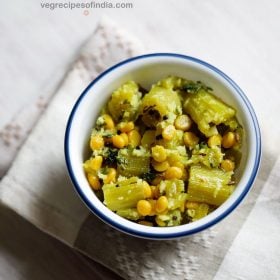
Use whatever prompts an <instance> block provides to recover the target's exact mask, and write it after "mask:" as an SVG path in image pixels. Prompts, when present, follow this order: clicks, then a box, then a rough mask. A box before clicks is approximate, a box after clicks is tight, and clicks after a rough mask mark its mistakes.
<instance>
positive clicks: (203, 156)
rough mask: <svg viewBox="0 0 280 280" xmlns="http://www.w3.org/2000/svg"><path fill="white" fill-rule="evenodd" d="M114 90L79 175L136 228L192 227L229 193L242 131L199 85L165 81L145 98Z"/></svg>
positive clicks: (131, 85)
mask: <svg viewBox="0 0 280 280" xmlns="http://www.w3.org/2000/svg"><path fill="white" fill-rule="evenodd" d="M141 89H142V87H141V86H140V85H138V84H137V83H136V82H134V81H128V82H126V83H124V84H123V85H121V86H120V87H119V88H118V89H116V90H115V91H114V92H113V93H112V96H111V98H110V100H109V101H108V103H107V104H106V105H105V107H104V108H103V109H102V113H101V114H100V116H99V117H98V118H97V121H96V123H95V125H94V128H93V130H92V133H91V136H90V141H89V147H90V151H91V152H90V155H89V157H88V159H86V160H85V162H84V164H83V168H84V171H85V174H86V178H87V180H88V183H89V187H90V188H91V189H92V190H93V191H94V192H96V193H97V194H98V197H99V198H100V199H102V202H103V203H104V205H106V206H107V207H108V208H109V209H110V210H112V211H114V212H115V213H116V214H117V215H119V216H121V217H123V218H125V219H128V220H130V221H133V222H135V223H138V224H141V225H144V226H157V227H169V226H178V225H181V224H184V223H190V222H195V221H197V220H199V219H202V218H203V217H205V216H207V215H208V214H209V213H210V212H212V211H214V210H215V209H216V208H217V207H219V206H220V205H221V204H223V203H224V202H225V201H226V200H227V199H228V198H229V196H230V195H231V194H232V192H234V189H235V183H236V182H235V181H236V178H235V172H236V168H238V164H239V162H240V158H241V156H242V154H241V147H242V140H243V138H244V131H243V128H242V127H241V125H240V124H239V123H238V121H237V118H236V110H235V109H234V108H232V107H231V106H229V105H227V104H226V103H224V102H223V101H222V100H220V99H219V98H217V97H216V96H215V94H214V93H213V90H212V89H211V88H210V87H208V86H206V85H205V84H203V83H202V82H194V81H190V80H187V79H184V78H181V77H175V76H170V77H167V78H165V79H163V80H160V81H159V82H157V83H156V84H154V85H152V86H151V88H150V90H149V91H148V92H146V91H145V92H141Z"/></svg>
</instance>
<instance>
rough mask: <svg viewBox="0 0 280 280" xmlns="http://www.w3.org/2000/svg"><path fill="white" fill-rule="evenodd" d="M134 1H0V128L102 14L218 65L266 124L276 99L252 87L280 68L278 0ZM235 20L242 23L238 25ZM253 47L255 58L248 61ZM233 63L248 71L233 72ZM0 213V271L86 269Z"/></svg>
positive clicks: (63, 64)
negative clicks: (77, 5)
mask: <svg viewBox="0 0 280 280" xmlns="http://www.w3.org/2000/svg"><path fill="white" fill-rule="evenodd" d="M133 3H134V9H133V10H94V11H90V14H89V15H88V16H85V15H84V14H83V11H82V10H75V11H70V10H57V11H50V10H42V9H41V7H40V1H37V0H29V1H23V0H11V1H1V3H0V50H1V53H0V61H1V66H0V76H1V84H0V128H1V127H2V126H4V125H5V124H6V123H7V122H8V121H9V120H10V119H11V118H12V117H13V115H14V114H15V113H17V112H18V111H19V110H20V109H21V108H22V107H23V106H24V105H25V104H27V103H28V102H30V100H32V99H34V98H35V97H37V96H38V95H39V94H41V93H44V92H49V91H53V90H54V88H55V87H56V86H57V85H58V82H59V80H60V79H61V78H62V77H63V74H64V73H65V71H66V70H67V68H68V67H69V65H70V64H71V62H72V61H74V59H75V57H76V54H77V52H78V50H79V48H80V46H81V45H82V44H83V42H84V41H85V40H86V39H87V38H88V36H89V35H90V34H91V33H92V32H93V31H94V27H95V26H96V23H97V22H98V20H99V19H100V17H101V16H102V15H104V14H106V15H107V16H109V17H111V18H112V19H113V20H115V21H116V22H118V23H119V24H120V25H123V27H125V28H126V29H127V30H128V31H130V32H131V33H132V34H135V35H137V36H138V37H139V38H141V39H142V40H143V42H144V44H145V45H146V46H147V48H148V49H153V50H160V51H173V52H181V53H186V54H189V55H192V56H197V57H200V58H202V59H204V60H206V61H209V62H210V63H213V64H215V65H216V66H218V67H219V68H221V69H223V70H224V71H225V72H226V73H227V74H229V75H230V76H232V78H233V79H234V80H235V81H236V82H237V83H238V84H239V85H240V86H241V88H243V90H244V91H245V92H246V93H247V94H248V96H249V97H250V99H251V101H252V103H253V104H254V105H256V106H255V107H256V110H257V112H268V113H263V114H262V119H261V122H263V123H264V122H268V123H272V120H271V116H272V114H269V112H270V111H276V110H279V108H278V107H279V103H277V102H275V106H274V107H271V108H266V104H265V102H259V101H260V100H261V98H263V97H260V95H255V94H254V92H260V90H259V87H263V88H266V89H269V92H267V93H265V94H268V93H269V94H274V95H276V93H277V92H278V89H279V86H278V85H277V84H276V83H275V84H272V83H271V84H266V82H267V81H268V80H275V81H277V80H278V75H279V72H280V63H279V55H278V52H279V51H278V50H279V49H280V24H279V22H280V20H279V18H280V17H279V16H280V14H279V13H280V12H279V11H280V2H279V1H277V0H273V1H270V2H269V4H268V3H267V1H264V0H258V1H255V0H248V1H243V0H228V1H224V0H212V1H197V0H186V1H178V0H173V1H171V0H170V1H168V0H158V1H150V0H141V1H138V0H134V1H133ZM201 10H203V11H204V12H205V11H208V14H209V17H207V18H205V17H201V16H200V11H201ZM242 23H246V24H244V25H243V26H242V28H240V25H242ZM193 29H196V30H197V32H193ZM216 30H219V31H221V32H219V34H220V33H222V34H223V37H222V38H221V37H217V36H216V32H215V31H216ZM205 44H208V45H211V48H209V49H211V51H205ZM213 46H214V47H213ZM190 50H191V51H190ZM236 53H238V56H236ZM256 54H257V56H258V58H259V60H260V63H256V62H255V58H256ZM252 65H255V66H256V65H261V67H253V68H252ZM240 67H242V69H246V70H247V73H248V75H246V76H244V75H238V71H236V69H239V68H240ZM232 73H235V74H234V75H232ZM242 73H244V71H242ZM261 76H269V77H270V79H259V77H261ZM254 77H255V78H256V79H255V80H254ZM248 79H249V80H250V81H252V82H251V83H250V84H249V83H247V80H248ZM253 81H255V82H253ZM258 104H261V106H262V107H260V105H258ZM3 112H4V113H3ZM271 134H273V130H272V131H271ZM271 137H272V136H271ZM0 213H1V214H0V225H1V227H0V278H3V279H8V280H10V279H32V277H33V278H34V279H39V278H40V279H87V278H90V277H89V275H93V272H92V270H91V268H89V267H88V266H87V265H85V263H84V261H83V260H81V259H80V257H77V255H76V254H74V253H73V252H72V250H70V249H69V248H66V247H65V246H64V245H61V244H60V243H59V242H57V241H55V240H53V239H52V238H50V237H46V236H45V235H44V234H42V233H41V232H39V231H38V230H36V229H34V228H33V227H32V226H31V225H30V224H28V223H26V222H25V221H23V220H21V219H20V218H18V217H17V216H15V215H14V214H12V213H8V212H6V210H3V209H0ZM34 241H35V242H34ZM46 259H47V260H48V261H46ZM77 275H78V276H77ZM43 277H45V278H43ZM71 277H72V278H71ZM83 277H84V278H83ZM94 279H98V278H97V276H96V278H94Z"/></svg>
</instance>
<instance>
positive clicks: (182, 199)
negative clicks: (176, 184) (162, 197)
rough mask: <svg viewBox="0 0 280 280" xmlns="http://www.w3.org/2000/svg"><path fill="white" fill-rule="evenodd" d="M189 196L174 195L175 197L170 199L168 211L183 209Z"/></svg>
mask: <svg viewBox="0 0 280 280" xmlns="http://www.w3.org/2000/svg"><path fill="white" fill-rule="evenodd" d="M187 197H188V195H187V194H186V193H179V194H176V195H174V196H173V197H169V198H168V209H170V210H175V209H183V210H184V205H185V203H186V200H187Z"/></svg>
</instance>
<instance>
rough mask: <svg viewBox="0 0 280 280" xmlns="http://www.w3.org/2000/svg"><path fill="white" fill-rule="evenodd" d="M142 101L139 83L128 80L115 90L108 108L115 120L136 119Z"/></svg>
mask: <svg viewBox="0 0 280 280" xmlns="http://www.w3.org/2000/svg"><path fill="white" fill-rule="evenodd" d="M140 101H141V92H140V91H139V87H138V85H137V84H136V83H135V82H133V81H128V82H126V83H125V84H123V85H122V86H121V87H120V88H118V89H117V90H115V91H114V92H113V94H112V97H111V99H110V101H109V103H108V110H109V112H110V114H111V116H112V117H113V119H114V120H115V121H122V120H124V121H134V120H135V119H136V118H137V116H138V108H139V104H140Z"/></svg>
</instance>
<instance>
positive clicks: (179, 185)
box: [159, 179, 185, 198]
mask: <svg viewBox="0 0 280 280" xmlns="http://www.w3.org/2000/svg"><path fill="white" fill-rule="evenodd" d="M159 191H160V193H161V194H162V195H166V196H167V198H170V197H176V195H178V194H180V193H183V192H184V191H185V185H184V181H183V180H178V179H173V180H162V181H161V182H160V185H159Z"/></svg>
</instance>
